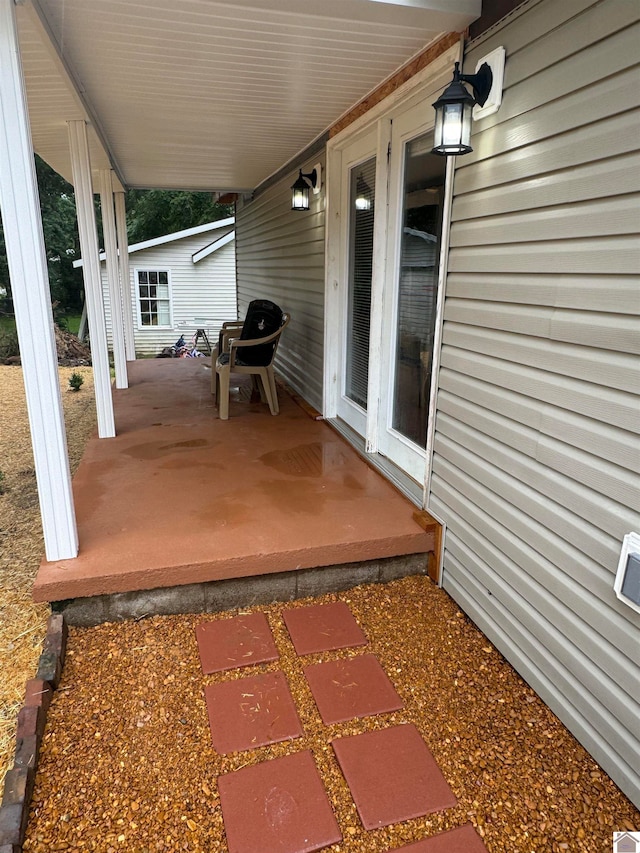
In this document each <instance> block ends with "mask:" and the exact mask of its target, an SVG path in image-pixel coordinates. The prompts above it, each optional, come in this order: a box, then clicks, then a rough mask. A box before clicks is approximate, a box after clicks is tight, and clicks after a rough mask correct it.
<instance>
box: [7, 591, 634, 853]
mask: <svg viewBox="0 0 640 853" xmlns="http://www.w3.org/2000/svg"><path fill="white" fill-rule="evenodd" d="M335 600H342V601H344V602H346V603H347V604H348V606H349V608H350V609H351V611H352V612H353V614H354V615H355V617H356V619H357V620H358V622H359V624H360V625H361V627H362V628H363V629H364V631H365V634H366V636H367V638H368V641H369V642H368V645H367V646H366V647H364V648H362V649H343V650H340V651H335V652H325V653H322V654H315V655H309V656H306V657H304V658H299V657H298V656H297V655H296V654H295V652H294V649H293V645H292V643H291V641H290V639H289V635H288V633H287V630H286V628H285V625H284V622H283V620H282V615H281V614H282V610H283V609H284V608H291V607H302V606H305V605H308V604H310V603H320V602H329V601H335ZM254 611H260V612H263V613H265V614H266V615H267V618H268V621H269V624H270V627H271V630H272V632H273V635H274V638H275V641H276V645H277V647H278V650H279V653H280V658H279V660H277V661H273V662H271V663H268V664H262V665H258V666H252V667H247V668H244V669H241V670H235V671H233V672H223V673H218V674H215V675H209V676H203V675H202V671H201V668H200V663H199V658H198V652H197V647H196V639H195V626H196V625H197V624H198V623H199V622H201V621H202V620H203V616H202V615H197V616H196V615H189V616H169V617H149V618H145V619H141V620H139V621H130V622H125V623H118V624H115V623H114V624H105V625H100V626H98V627H95V628H71V629H70V631H69V640H68V647H67V658H66V664H65V670H64V673H63V677H62V681H61V683H60V687H59V689H58V690H57V691H56V693H55V694H54V698H53V702H52V704H51V707H50V709H49V716H48V722H47V728H46V731H45V734H44V740H43V743H42V748H41V753H40V763H39V769H38V774H37V778H36V784H35V791H34V794H33V799H32V804H31V811H30V822H29V827H28V830H27V839H26V841H25V844H24V850H28V851H33V853H36V851H37V853H45V851H47V853H48V852H49V851H58V850H82V851H84V850H91V851H104V853H115V851H125V850H126V851H135V853H152V851H179V850H187V851H201V853H211V851H220V853H223V851H226V850H227V845H226V841H225V835H224V826H223V819H222V813H221V809H220V802H219V798H218V791H217V777H218V775H219V774H220V773H226V772H229V771H232V770H237V769H239V768H241V767H244V766H247V765H250V764H255V763H257V762H259V761H265V760H267V759H270V758H276V757H280V756H284V755H288V754H291V753H293V752H297V751H300V750H303V749H309V750H311V751H312V753H313V757H314V759H315V763H316V765H317V767H318V770H319V772H320V775H321V777H322V780H323V783H324V785H325V788H326V790H327V791H328V793H329V796H330V800H331V802H332V805H333V809H334V812H335V815H336V817H337V819H338V823H339V825H340V829H341V831H342V834H343V838H344V840H343V841H342V842H341V843H340V844H335V845H333V846H332V847H331V848H328V849H331V850H332V851H335V853H338V851H340V853H356V851H358V853H383V851H386V850H388V849H389V848H393V847H397V846H401V845H402V844H407V843H409V842H411V841H414V840H417V839H421V838H425V837H427V836H431V835H434V834H436V833H439V832H443V831H445V830H448V829H452V828H454V827H457V826H461V825H462V824H464V823H466V822H468V821H471V822H472V824H473V825H474V826H475V827H476V829H477V832H478V833H479V834H480V835H481V836H482V838H483V840H484V843H485V845H486V847H487V850H488V851H489V853H514V851H522V853H525V851H526V853H546V851H554V853H559V851H564V850H569V851H591V853H603V851H608V850H611V847H612V833H613V831H614V830H624V829H628V830H634V829H635V830H637V829H638V828H640V814H638V812H637V811H636V809H635V808H634V807H633V806H632V805H631V803H630V802H629V801H628V800H627V799H626V798H625V797H624V796H623V795H622V793H621V792H620V791H619V790H618V789H617V788H616V786H615V785H614V784H613V782H611V780H610V779H609V778H608V777H607V775H606V774H605V773H604V772H603V771H602V770H600V768H599V767H598V766H597V765H596V764H595V762H594V761H593V760H592V759H591V758H590V757H589V755H588V754H587V753H586V752H585V750H584V749H583V748H582V747H581V746H580V745H579V744H578V743H577V742H576V741H575V740H574V738H573V737H572V736H571V735H570V734H569V733H568V732H567V730H566V729H565V728H564V726H563V725H562V724H561V723H560V722H559V721H558V719H557V718H556V717H555V716H554V715H553V714H552V713H551V712H550V711H549V710H548V709H547V708H546V706H545V705H544V704H543V703H542V702H541V701H540V700H539V699H538V698H537V697H536V695H535V694H534V693H533V691H532V690H531V689H530V688H529V687H528V686H527V685H526V684H525V683H524V682H523V681H522V680H521V679H520V678H519V677H518V676H517V674H516V673H515V672H514V671H513V669H512V668H511V667H510V666H509V665H508V664H507V663H506V662H505V661H504V659H503V658H502V657H501V656H500V654H499V653H498V652H497V651H496V650H495V648H493V647H492V646H491V645H490V644H489V643H488V641H487V640H486V638H485V637H484V636H483V635H482V634H481V633H480V632H479V631H478V630H477V629H476V628H475V626H474V625H473V624H472V623H471V622H470V621H469V620H468V619H467V618H466V617H465V616H464V615H463V614H462V613H461V612H460V610H459V609H458V608H457V606H456V605H455V603H454V602H453V601H452V600H451V599H450V598H449V597H448V596H447V595H446V594H445V593H444V592H443V591H442V590H440V589H438V588H437V587H435V586H434V585H433V584H432V583H431V582H430V581H429V580H428V579H427V578H424V577H411V578H405V579H403V580H399V581H394V582H393V583H390V584H386V585H367V586H360V587H357V588H356V589H353V590H349V591H347V592H342V593H339V594H336V595H326V596H322V597H319V598H316V599H305V600H301V601H297V602H292V603H287V604H273V605H269V606H261V607H256V608H252V609H247V610H243V611H242V612H243V613H245V612H254ZM237 612H238V611H235V613H237ZM229 615H231V614H229V613H225V614H215V615H212V616H209V617H207V618H208V619H221V618H226V617H228V616H229ZM361 652H366V653H373V654H375V655H376V656H377V657H378V659H379V661H380V663H381V664H382V666H383V667H384V669H385V671H386V673H387V674H388V675H389V677H390V678H391V680H392V682H393V684H394V685H395V687H396V689H397V691H398V693H399V694H400V696H401V698H402V699H403V701H404V703H405V707H404V709H403V710H401V711H396V712H393V713H387V714H383V715H381V716H379V717H368V718H366V719H361V720H352V721H349V722H346V723H339V724H335V725H331V726H325V725H324V724H323V723H322V720H321V718H320V716H319V713H318V711H317V709H316V706H315V704H314V701H313V699H312V696H311V693H310V690H309V687H308V685H307V682H306V680H305V678H304V675H303V672H302V667H303V665H307V664H309V663H317V662H321V661H326V660H334V659H337V658H341V657H342V658H344V657H350V656H352V655H354V654H358V653H361ZM278 670H279V671H281V672H283V673H284V674H285V676H286V679H287V681H288V683H289V686H290V689H291V692H292V694H293V697H294V699H295V702H296V705H297V707H298V709H299V713H300V717H301V722H302V725H303V730H304V735H303V737H301V738H297V739H295V740H291V741H285V742H282V743H278V744H275V745H270V746H267V747H261V748H258V749H255V750H252V751H249V752H241V753H233V754H230V755H226V756H220V755H218V754H217V753H216V752H215V750H214V749H213V746H212V745H211V736H210V732H209V726H208V719H207V711H206V706H205V700H204V686H205V685H206V684H213V683H218V682H221V681H226V680H230V679H235V678H241V677H245V676H247V675H249V674H256V673H261V672H275V671H278ZM403 722H411V723H414V724H415V725H416V726H417V727H418V729H419V731H420V732H421V734H422V735H423V737H424V739H425V740H426V742H427V743H428V745H429V747H430V749H431V751H432V752H433V754H434V756H435V758H436V761H437V762H438V765H439V766H440V768H441V769H442V771H443V773H444V775H445V777H446V779H447V781H448V782H449V784H450V786H451V788H452V789H453V791H454V793H455V795H456V797H457V798H458V805H457V806H456V807H455V808H451V809H448V810H446V811H444V812H438V813H435V814H431V815H428V816H427V817H422V818H418V819H414V820H410V821H406V822H403V823H400V824H395V825H392V826H389V827H385V828H382V829H377V830H373V831H366V830H365V829H364V828H363V826H362V824H361V823H360V820H359V818H358V815H357V812H356V808H355V805H354V802H353V800H352V798H351V795H350V792H349V789H348V787H347V785H346V783H345V781H344V778H343V776H342V774H341V772H340V769H339V766H338V763H337V761H336V758H335V755H334V753H333V749H332V747H331V745H330V740H331V739H332V738H334V737H341V736H345V735H350V734H358V733H362V732H366V731H371V730H373V729H379V728H385V727H388V726H390V725H395V724H398V723H403ZM265 853H268V851H265Z"/></svg>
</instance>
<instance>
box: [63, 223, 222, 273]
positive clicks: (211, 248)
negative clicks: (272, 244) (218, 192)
mask: <svg viewBox="0 0 640 853" xmlns="http://www.w3.org/2000/svg"><path fill="white" fill-rule="evenodd" d="M235 221H236V220H235V217H233V216H228V217H227V218H226V219H217V220H216V221H215V222H207V223H205V224H204V225H194V226H193V227H192V228H184V229H183V230H182V231H174V232H173V233H172V234H163V235H162V237H154V238H153V239H152V240H143V241H142V242H140V243H132V244H131V245H130V246H129V254H130V255H133V254H134V253H135V252H141V251H142V250H143V249H152V248H153V247H154V246H162V245H163V244H164V243H173V242H176V241H177V240H183V239H184V238H185V237H194V236H196V235H198V234H208V233H209V232H211V231H218V230H220V229H221V228H228V227H229V226H232V225H234V224H235ZM229 234H231V235H232V236H231V237H229ZM226 238H228V239H226ZM234 238H235V231H230V232H228V234H225V235H223V237H221V238H217V239H216V240H214V241H213V242H212V243H208V244H207V245H206V246H204V247H203V248H202V249H200V250H199V251H198V252H196V253H195V254H194V255H193V258H194V260H193V262H194V264H195V263H197V260H198V261H199V260H202V258H205V257H206V256H207V255H209V254H211V252H215V251H217V250H218V249H221V248H222V246H223V245H226V243H228V242H230V240H233V239H234ZM223 240H225V242H222V241H223ZM218 243H220V245H217V244H218ZM203 252H206V254H202V253H203ZM196 255H202V257H198V259H197V260H195V258H196ZM105 259H106V255H105V253H104V252H100V260H101V261H104V260H105ZM73 266H74V268H77V267H81V266H82V258H79V259H78V260H77V261H74V262H73Z"/></svg>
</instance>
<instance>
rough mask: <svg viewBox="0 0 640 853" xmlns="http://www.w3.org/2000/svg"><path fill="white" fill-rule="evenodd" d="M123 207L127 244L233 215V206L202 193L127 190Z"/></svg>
mask: <svg viewBox="0 0 640 853" xmlns="http://www.w3.org/2000/svg"><path fill="white" fill-rule="evenodd" d="M126 206H127V232H128V235H129V242H130V243H138V242H141V241H142V240H152V239H153V238H154V237H162V236H163V235H164V234H172V233H173V232H174V231H182V230H183V229H184V228H192V227H194V226H196V225H204V224H205V223H207V222H215V221H216V220H218V219H224V218H225V217H227V216H233V205H231V204H220V203H219V202H217V201H215V200H214V198H213V196H212V195H211V193H203V192H200V193H193V192H183V191H180V190H129V191H128V193H127V197H126Z"/></svg>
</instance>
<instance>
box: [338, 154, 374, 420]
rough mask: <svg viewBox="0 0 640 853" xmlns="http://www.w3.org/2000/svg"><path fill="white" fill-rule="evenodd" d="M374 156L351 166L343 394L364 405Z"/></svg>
mask: <svg viewBox="0 0 640 853" xmlns="http://www.w3.org/2000/svg"><path fill="white" fill-rule="evenodd" d="M375 188H376V158H375V157H372V158H371V160H367V161H366V163H362V164H361V165H359V166H356V167H355V168H354V169H352V170H351V188H350V193H349V209H350V223H349V282H348V296H347V298H348V308H347V311H348V314H347V358H346V375H345V394H346V396H347V397H349V399H351V400H353V401H354V403H357V404H358V405H359V406H362V408H363V409H366V407H367V384H368V381H369V321H370V314H371V277H372V274H373V224H374V222H373V217H374V207H375Z"/></svg>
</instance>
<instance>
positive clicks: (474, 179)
mask: <svg viewBox="0 0 640 853" xmlns="http://www.w3.org/2000/svg"><path fill="white" fill-rule="evenodd" d="M638 19H639V7H638V5H637V4H635V3H629V2H625V0H601V2H595V0H568V2H566V3H556V2H553V0H539V2H532V3H531V4H530V5H529V7H528V8H527V7H524V8H522V9H520V10H519V13H518V14H517V15H515V16H513V17H512V19H510V20H508V21H507V22H505V25H504V26H503V27H499V28H497V29H496V30H494V31H492V32H491V33H490V34H489V35H488V37H485V38H480V39H479V40H478V42H477V44H473V45H471V46H470V49H469V51H468V54H467V56H466V57H465V63H464V71H465V72H472V71H473V70H474V68H475V64H476V62H477V61H478V59H480V58H481V57H482V56H484V55H485V54H486V53H488V52H489V51H491V50H492V49H493V48H495V47H497V46H499V45H503V46H504V47H505V48H506V52H507V61H506V68H505V86H504V95H503V103H502V106H501V108H500V110H499V111H498V112H497V113H496V114H494V115H492V116H489V117H487V118H485V119H483V120H480V121H478V122H477V123H476V126H475V132H474V136H473V139H472V144H473V145H474V149H475V150H474V152H473V153H472V154H470V155H468V156H467V157H464V158H458V160H457V164H456V173H455V180H454V201H453V209H452V225H451V239H450V252H449V267H448V277H447V283H446V299H445V309H444V328H443V344H442V359H441V366H440V371H439V380H438V399H437V417H436V433H435V439H434V456H433V466H432V476H431V482H430V496H429V506H430V508H431V509H432V511H433V512H434V513H436V514H437V515H438V516H439V517H441V518H442V520H443V521H445V522H446V525H447V532H446V538H445V554H444V564H443V585H444V587H445V589H446V590H447V591H448V592H449V593H450V594H451V595H452V596H453V597H454V598H455V599H456V600H457V601H458V602H459V603H460V606H461V607H463V608H464V610H465V611H466V612H467V613H468V614H469V615H470V617H471V618H472V619H473V620H474V621H475V622H476V623H477V624H478V625H479V626H480V627H481V628H482V630H483V631H484V632H485V633H486V634H487V636H488V637H489V638H490V639H491V640H492V641H493V642H494V643H495V644H496V645H497V646H498V648H499V649H500V650H501V651H502V652H503V653H504V654H505V656H506V657H507V658H508V659H509V660H510V661H511V662H512V663H513V665H514V666H515V667H516V668H517V669H518V671H519V672H520V673H521V674H522V675H523V676H524V678H525V679H526V680H527V681H528V682H529V683H530V684H531V685H532V686H533V687H534V688H535V689H536V690H537V691H538V692H539V693H540V695H541V696H542V697H543V698H544V699H545V701H546V702H547V703H548V704H549V706H550V707H551V709H552V710H553V711H554V712H555V713H556V714H558V716H559V717H560V718H561V719H562V720H563V722H564V723H565V724H566V725H567V726H568V727H569V728H570V729H571V730H572V731H573V732H574V734H575V735H576V737H577V738H578V739H579V740H580V741H581V742H582V743H583V744H584V745H585V746H586V747H587V749H589V751H590V752H591V753H592V754H593V756H594V757H595V758H596V760H597V761H598V762H599V763H600V764H601V765H602V766H603V767H604V769H605V770H606V771H607V772H608V773H609V774H610V775H611V777H612V778H613V779H614V781H615V782H616V783H617V784H618V785H619V786H620V787H621V788H622V790H623V791H624V792H625V793H626V794H627V795H628V796H629V797H630V798H631V799H632V800H633V801H634V802H635V803H636V804H638V805H640V773H639V770H638V769H639V768H640V723H639V722H638V721H639V720H640V616H639V614H638V613H636V612H635V611H633V610H632V609H631V608H629V607H627V606H626V605H625V604H623V603H622V602H620V601H619V600H618V599H617V597H616V596H615V593H614V591H613V581H614V575H615V571H616V568H617V563H618V557H619V554H620V548H621V544H622V538H623V536H624V535H625V534H626V533H628V532H630V531H632V530H635V531H640V477H639V472H640V439H639V436H638V433H639V432H640V397H639V392H640V358H639V354H640V288H639V284H638V272H639V271H640V241H639V238H638V232H639V230H640V228H639V225H640V214H639V213H638V211H639V210H640V204H639V202H640V168H639V167H640V137H639V134H638V123H639V119H640V113H639V112H638V111H637V107H638V105H639V102H640V97H639V95H640V86H638V82H639V78H638V67H637V64H634V63H637V57H638V52H637V45H638V42H639V37H640V30H639V24H638Z"/></svg>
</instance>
